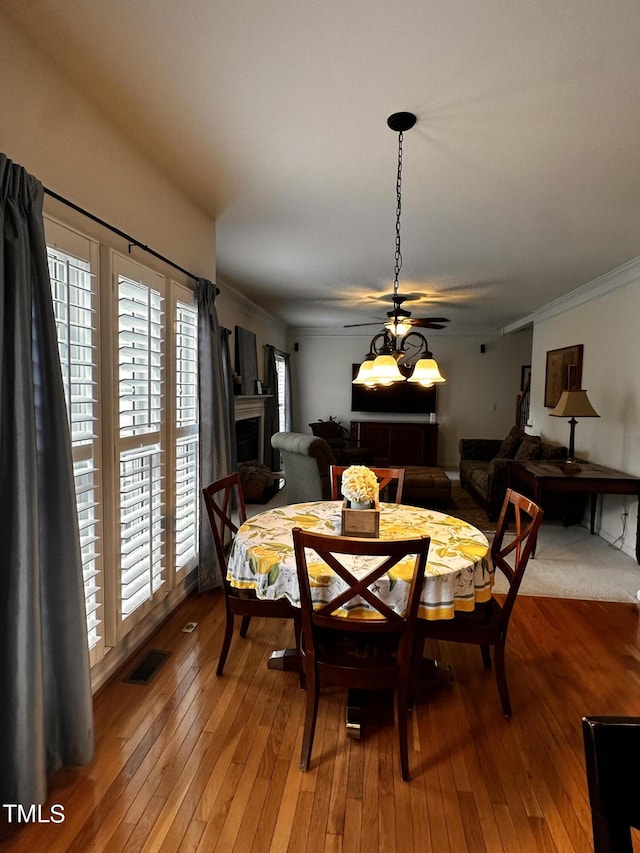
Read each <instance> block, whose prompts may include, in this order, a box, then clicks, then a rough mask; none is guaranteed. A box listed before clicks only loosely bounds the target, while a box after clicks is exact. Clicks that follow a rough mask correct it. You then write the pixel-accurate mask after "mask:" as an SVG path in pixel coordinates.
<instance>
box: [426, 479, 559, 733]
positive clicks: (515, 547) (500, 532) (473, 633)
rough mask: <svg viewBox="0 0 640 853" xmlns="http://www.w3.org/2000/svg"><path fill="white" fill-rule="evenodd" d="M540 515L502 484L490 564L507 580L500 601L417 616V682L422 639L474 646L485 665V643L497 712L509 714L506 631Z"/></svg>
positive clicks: (525, 500)
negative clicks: (448, 614) (441, 615)
mask: <svg viewBox="0 0 640 853" xmlns="http://www.w3.org/2000/svg"><path fill="white" fill-rule="evenodd" d="M511 515H513V516H514V530H515V535H513V531H512V530H511V529H510V530H509V536H508V537H507V543H506V544H505V543H504V536H505V531H506V529H507V525H508V523H509V521H510V519H511ZM542 516H543V511H542V509H540V507H539V506H536V504H534V503H533V502H532V501H530V500H529V499H528V498H525V497H523V496H522V495H519V494H518V493H517V492H514V491H513V490H512V489H507V493H506V495H505V498H504V503H503V505H502V510H501V512H500V518H499V519H498V525H497V528H496V532H495V536H494V538H493V543H492V545H491V558H492V560H493V566H494V569H500V570H501V571H502V573H503V574H504V575H505V577H506V578H507V580H508V582H509V591H508V593H507V596H506V598H505V600H504V603H503V604H502V605H501V604H500V603H499V602H498V601H496V599H495V598H493V597H492V598H491V599H490V601H488V602H487V603H486V604H480V605H477V606H476V608H475V610H472V611H470V612H468V613H466V612H464V611H459V612H457V613H456V615H455V617H454V618H453V619H449V620H445V619H439V620H435V621H433V622H429V621H427V620H426V619H419V620H418V626H417V630H416V636H417V643H416V660H415V662H414V672H415V673H416V676H415V677H416V681H417V673H418V671H419V667H420V666H421V664H422V656H423V651H424V648H423V647H424V641H425V640H427V639H429V640H446V641H447V642H453V643H473V644H475V645H479V646H480V650H481V652H482V660H483V663H484V665H485V666H486V667H487V668H491V654H490V647H491V646H493V648H494V652H493V659H494V664H495V671H496V682H497V685H498V692H499V694H500V701H501V703H502V711H503V713H504V715H505V717H510V716H511V701H510V699H509V691H508V689H507V677H506V673H505V668H504V651H505V645H506V642H507V630H508V628H509V619H510V617H511V612H512V610H513V606H514V604H515V603H516V597H517V595H518V590H519V589H520V584H521V583H522V577H523V575H524V570H525V569H526V567H527V562H528V561H529V557H530V556H531V553H532V551H533V549H534V547H535V543H536V537H537V535H538V530H539V528H540V523H541V522H542Z"/></svg>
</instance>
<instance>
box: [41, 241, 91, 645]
mask: <svg viewBox="0 0 640 853" xmlns="http://www.w3.org/2000/svg"><path fill="white" fill-rule="evenodd" d="M48 230H49V233H50V235H51V238H52V240H53V241H54V242H56V243H58V244H59V243H64V244H65V245H66V246H72V247H73V248H74V250H76V251H77V254H78V257H75V256H74V255H73V254H70V253H69V252H67V251H63V250H62V249H61V248H59V247H58V245H56V246H48V247H47V256H48V261H49V276H50V279H51V291H52V296H53V310H54V314H55V321H56V333H57V338H58V352H59V354H60V365H61V368H62V378H63V383H64V392H65V399H66V402H67V411H68V416H69V428H70V431H71V442H72V455H73V474H74V481H75V489H76V507H77V512H78V524H79V529H80V545H81V551H82V570H83V575H84V594H85V609H86V616H87V642H88V646H89V649H90V650H94V649H95V648H96V647H97V646H99V645H100V646H103V645H104V641H103V637H102V630H101V625H102V621H103V616H102V608H103V563H102V553H101V544H102V534H101V519H100V514H99V508H100V506H101V499H100V490H101V483H100V473H99V464H98V461H99V458H100V451H99V436H98V427H99V418H98V411H99V407H98V399H97V396H98V395H97V391H98V382H97V364H96V361H97V358H96V353H97V329H96V322H97V315H96V300H97V293H96V271H95V267H96V266H97V246H96V245H95V244H93V243H92V242H91V241H90V240H88V239H87V238H84V237H79V236H78V235H77V234H74V233H73V232H70V231H67V230H66V229H64V228H62V226H58V225H53V224H52V225H50V226H49V229H48ZM92 266H93V267H94V269H92Z"/></svg>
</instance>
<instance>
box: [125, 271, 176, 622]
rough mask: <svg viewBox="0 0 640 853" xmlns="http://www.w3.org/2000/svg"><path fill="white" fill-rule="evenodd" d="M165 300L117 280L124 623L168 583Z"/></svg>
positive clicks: (142, 287)
mask: <svg viewBox="0 0 640 853" xmlns="http://www.w3.org/2000/svg"><path fill="white" fill-rule="evenodd" d="M162 394H163V297H162V294H161V293H160V291H159V290H157V289H155V288H154V287H151V286H149V285H148V284H145V283H143V282H141V281H135V280H132V279H130V278H128V277H126V276H124V275H122V274H120V275H119V276H118V399H119V424H120V429H119V437H120V447H119V450H120V454H119V465H120V478H119V492H120V494H119V497H120V607H121V618H122V620H123V621H124V620H126V619H127V617H129V616H131V614H133V613H134V612H135V611H136V610H137V609H138V608H139V607H141V606H142V605H143V604H145V603H146V602H148V601H150V600H151V599H152V598H153V597H154V596H155V595H156V594H157V593H158V592H159V591H160V590H161V588H162V587H163V585H164V583H165V563H164V549H165V546H164V529H163V517H164V507H163V462H164V454H163V452H162V447H161V441H160V430H161V426H162V413H163V399H162Z"/></svg>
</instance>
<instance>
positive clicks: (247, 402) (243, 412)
mask: <svg viewBox="0 0 640 853" xmlns="http://www.w3.org/2000/svg"><path fill="white" fill-rule="evenodd" d="M270 396H271V395H270V394H247V395H238V396H236V397H234V398H233V405H234V411H235V419H236V420H237V421H244V420H246V419H247V418H262V417H264V402H265V400H267V399H268V398H269V397H270Z"/></svg>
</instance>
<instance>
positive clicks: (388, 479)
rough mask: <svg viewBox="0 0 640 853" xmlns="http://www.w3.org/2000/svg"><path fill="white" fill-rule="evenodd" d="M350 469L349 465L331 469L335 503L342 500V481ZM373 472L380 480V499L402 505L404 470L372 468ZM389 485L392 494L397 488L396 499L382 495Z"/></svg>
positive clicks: (334, 466) (335, 466)
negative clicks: (344, 474)
mask: <svg viewBox="0 0 640 853" xmlns="http://www.w3.org/2000/svg"><path fill="white" fill-rule="evenodd" d="M348 467H349V466H348V465H332V466H331V468H330V469H329V475H330V477H331V499H332V500H334V501H339V500H340V499H341V498H342V493H341V491H340V481H341V479H342V475H343V473H344V472H345V471H346V469H347V468H348ZM368 467H369V466H368ZM371 470H372V471H373V473H374V474H375V475H376V477H377V478H378V486H379V488H380V499H381V500H389V501H390V502H391V503H397V504H400V503H402V490H403V488H404V468H371ZM389 485H391V486H392V489H391V491H392V494H393V492H394V489H393V486H395V496H394V497H391V496H389V497H384V496H383V494H382V491H383V489H386V488H387V487H388V486H389Z"/></svg>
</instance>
